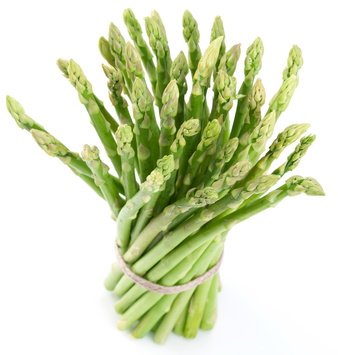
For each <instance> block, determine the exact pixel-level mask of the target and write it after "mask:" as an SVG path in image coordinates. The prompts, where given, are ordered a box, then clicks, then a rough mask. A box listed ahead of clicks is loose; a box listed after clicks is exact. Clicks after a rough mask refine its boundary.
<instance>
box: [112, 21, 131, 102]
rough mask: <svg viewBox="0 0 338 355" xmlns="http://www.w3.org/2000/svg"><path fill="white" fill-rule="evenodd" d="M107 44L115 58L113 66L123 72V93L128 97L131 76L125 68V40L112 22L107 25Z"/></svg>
mask: <svg viewBox="0 0 338 355" xmlns="http://www.w3.org/2000/svg"><path fill="white" fill-rule="evenodd" d="M109 45H110V51H111V53H113V55H114V58H115V66H116V67H117V68H118V69H120V70H121V73H122V74H123V79H124V83H125V93H126V94H127V95H128V96H129V97H130V92H131V88H132V81H131V78H129V76H128V72H127V69H126V59H125V47H126V41H125V39H124V37H123V36H122V34H121V32H120V30H119V29H118V28H117V27H116V26H115V25H114V24H113V23H111V24H110V26H109Z"/></svg>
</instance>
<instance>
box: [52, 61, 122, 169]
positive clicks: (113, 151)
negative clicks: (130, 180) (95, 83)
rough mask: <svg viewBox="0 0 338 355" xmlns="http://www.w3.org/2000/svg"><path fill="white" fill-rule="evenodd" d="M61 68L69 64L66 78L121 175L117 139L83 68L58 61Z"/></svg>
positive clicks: (70, 62)
mask: <svg viewBox="0 0 338 355" xmlns="http://www.w3.org/2000/svg"><path fill="white" fill-rule="evenodd" d="M58 64H59V67H62V66H63V65H65V64H68V67H67V70H65V71H64V73H65V76H66V77H67V78H68V79H69V81H70V83H71V84H72V85H73V86H74V87H75V89H76V91H77V92H78V95H79V99H80V102H81V103H82V104H83V105H84V106H85V107H86V109H87V111H88V113H89V116H90V118H91V123H92V124H93V126H94V128H95V130H96V133H97V134H98V136H99V138H100V140H101V142H102V144H103V146H104V148H105V150H106V153H107V155H108V157H109V158H110V160H111V162H112V163H113V165H114V168H115V170H116V172H117V173H118V175H119V176H120V175H121V159H120V157H119V156H118V154H117V146H116V142H115V139H114V137H113V135H112V133H111V131H110V128H111V127H110V124H109V123H108V121H107V120H106V118H105V116H104V115H103V113H102V111H101V110H100V107H99V105H98V104H97V100H96V98H95V96H94V94H93V90H92V85H91V83H90V82H89V81H88V80H87V78H86V77H85V75H84V73H83V71H82V69H81V67H80V66H79V65H78V64H77V63H75V62H74V61H73V60H72V59H71V60H70V61H69V62H67V61H62V60H59V61H58Z"/></svg>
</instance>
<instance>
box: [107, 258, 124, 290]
mask: <svg viewBox="0 0 338 355" xmlns="http://www.w3.org/2000/svg"><path fill="white" fill-rule="evenodd" d="M123 275H124V274H123V271H122V270H121V269H120V267H119V265H118V264H117V263H114V264H113V265H112V268H111V271H110V273H109V275H108V276H107V277H106V279H105V281H104V287H105V288H106V290H107V291H113V290H114V288H115V286H116V284H117V283H118V282H119V280H120V279H121V277H122V276H123Z"/></svg>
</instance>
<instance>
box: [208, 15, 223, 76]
mask: <svg viewBox="0 0 338 355" xmlns="http://www.w3.org/2000/svg"><path fill="white" fill-rule="evenodd" d="M218 37H222V38H223V41H222V43H221V47H220V49H219V53H218V59H217V61H216V64H215V71H214V77H216V75H217V68H218V66H219V63H220V60H221V58H222V57H223V55H224V54H225V48H226V47H225V31H224V25H223V21H222V19H221V17H220V16H216V17H215V20H214V23H213V25H212V28H211V36H210V43H211V42H212V41H214V40H215V39H216V38H218Z"/></svg>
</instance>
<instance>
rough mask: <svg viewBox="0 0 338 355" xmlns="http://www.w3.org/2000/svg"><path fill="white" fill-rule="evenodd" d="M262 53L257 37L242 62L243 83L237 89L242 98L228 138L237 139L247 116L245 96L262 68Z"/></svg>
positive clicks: (261, 46)
mask: <svg viewBox="0 0 338 355" xmlns="http://www.w3.org/2000/svg"><path fill="white" fill-rule="evenodd" d="M263 53H264V48H263V43H262V40H261V39H260V38H259V37H258V38H256V39H255V41H254V42H253V43H252V45H251V46H250V47H249V48H248V50H247V52H246V58H245V62H244V75H245V78H244V81H243V84H242V86H241V88H240V89H239V94H240V95H244V97H242V98H240V99H239V100H238V104H237V108H236V114H235V118H234V123H233V125H232V129H231V134H230V137H231V138H233V137H238V135H239V133H240V131H241V129H242V126H243V122H244V119H245V116H246V114H247V99H246V97H247V95H248V94H249V92H250V90H251V88H252V85H253V83H254V79H255V76H256V75H257V74H258V72H259V70H260V69H261V67H262V56H263Z"/></svg>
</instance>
